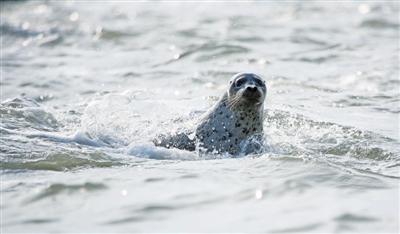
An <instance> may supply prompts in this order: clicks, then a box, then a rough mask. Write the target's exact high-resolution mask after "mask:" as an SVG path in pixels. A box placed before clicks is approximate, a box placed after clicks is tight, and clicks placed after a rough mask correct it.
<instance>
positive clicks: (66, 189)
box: [27, 182, 107, 203]
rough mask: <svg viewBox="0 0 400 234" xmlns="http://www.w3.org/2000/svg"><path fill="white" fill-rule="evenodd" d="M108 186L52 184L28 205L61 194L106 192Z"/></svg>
mask: <svg viewBox="0 0 400 234" xmlns="http://www.w3.org/2000/svg"><path fill="white" fill-rule="evenodd" d="M106 188H107V186H106V185H104V184H102V183H91V182H86V183H84V184H52V185H50V186H49V187H47V188H46V189H44V190H43V191H42V192H40V193H39V194H38V195H36V196H34V197H33V198H32V199H30V200H29V201H28V202H27V203H32V202H36V201H39V200H42V199H45V198H48V197H54V196H57V195H60V194H68V195H69V194H73V193H77V192H79V193H85V192H94V191H98V190H104V189H106Z"/></svg>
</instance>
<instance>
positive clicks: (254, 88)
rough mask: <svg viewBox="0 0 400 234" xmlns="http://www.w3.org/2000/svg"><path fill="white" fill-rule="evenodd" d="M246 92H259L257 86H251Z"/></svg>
mask: <svg viewBox="0 0 400 234" xmlns="http://www.w3.org/2000/svg"><path fill="white" fill-rule="evenodd" d="M246 91H248V92H252V93H254V92H256V91H257V87H255V86H249V87H247V88H246Z"/></svg>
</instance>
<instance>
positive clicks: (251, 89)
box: [242, 85, 262, 100]
mask: <svg viewBox="0 0 400 234" xmlns="http://www.w3.org/2000/svg"><path fill="white" fill-rule="evenodd" d="M242 96H243V97H244V98H246V99H248V100H258V99H259V98H261V96H262V93H261V90H260V89H259V88H258V87H257V86H255V85H247V86H246V87H245V88H244V90H243V94H242Z"/></svg>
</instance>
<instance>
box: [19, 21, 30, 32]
mask: <svg viewBox="0 0 400 234" xmlns="http://www.w3.org/2000/svg"><path fill="white" fill-rule="evenodd" d="M30 26H31V25H30V23H29V22H24V23H23V24H22V26H21V27H22V29H23V30H27V29H29V27H30Z"/></svg>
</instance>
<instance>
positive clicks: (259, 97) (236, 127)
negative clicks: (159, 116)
mask: <svg viewBox="0 0 400 234" xmlns="http://www.w3.org/2000/svg"><path fill="white" fill-rule="evenodd" d="M266 94H267V88H266V85H265V81H264V80H263V79H262V78H261V77H260V76H258V75H256V74H253V73H238V74H236V75H234V76H233V77H232V78H231V80H230V81H229V87H228V89H227V91H226V92H225V93H224V94H223V95H222V97H221V98H220V99H219V100H218V101H217V103H216V104H215V105H214V106H213V107H212V108H210V110H208V111H207V112H206V113H205V115H204V116H203V117H202V118H201V119H200V121H199V123H198V124H197V127H196V129H195V130H194V131H187V132H181V133H177V134H175V135H172V136H162V137H161V138H160V139H159V140H156V141H154V143H155V145H156V146H163V147H167V148H171V147H173V148H178V149H184V150H190V151H194V150H199V151H200V152H207V153H217V154H218V153H225V152H227V153H229V154H232V155H237V154H239V153H241V152H243V151H241V149H242V148H243V146H244V144H246V141H249V140H251V139H252V138H254V137H256V138H257V137H258V138H259V137H262V136H263V124H262V122H263V112H264V100H265V97H266ZM258 149H259V147H250V148H249V147H247V149H246V150H245V152H244V153H245V154H249V153H253V152H254V151H256V150H258Z"/></svg>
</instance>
